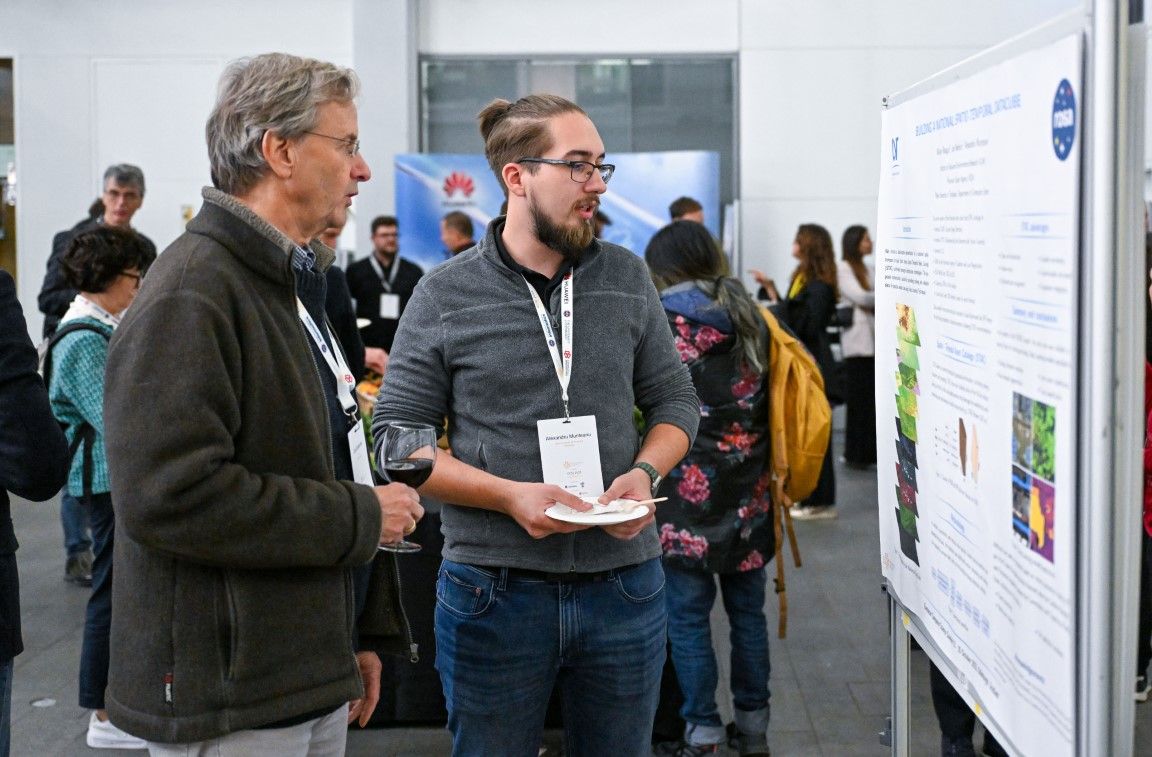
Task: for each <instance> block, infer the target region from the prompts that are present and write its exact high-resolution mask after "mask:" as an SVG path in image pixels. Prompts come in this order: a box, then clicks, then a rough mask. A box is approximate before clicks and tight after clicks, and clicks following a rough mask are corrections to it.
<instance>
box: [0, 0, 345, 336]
mask: <svg viewBox="0 0 1152 757" xmlns="http://www.w3.org/2000/svg"><path fill="white" fill-rule="evenodd" d="M271 50H277V51H283V52H291V53H296V54H299V55H308V56H312V57H317V58H323V59H327V60H332V61H336V62H338V63H342V64H345V65H348V64H351V62H352V0H323V2H313V1H312V0H248V1H247V2H244V3H236V2H225V0H200V1H199V2H196V3H177V2H172V1H171V0H157V1H154V2H147V3H144V2H136V1H134V0H102V1H101V2H98V3H96V2H91V1H90V0H53V2H42V1H41V0H0V57H12V58H14V59H15V63H14V78H15V100H16V102H15V105H16V161H17V171H18V176H19V193H20V195H19V203H18V205H17V210H16V212H17V216H16V224H17V234H18V237H17V261H18V262H17V266H18V270H17V287H18V292H19V295H20V300H21V302H22V303H23V305H24V314H25V317H26V318H27V320H28V322H29V329H30V331H31V332H32V334H33V336H34V337H38V336H39V334H40V323H41V316H40V313H39V311H38V310H37V308H36V294H37V293H38V292H39V290H40V284H41V281H42V279H43V275H44V265H45V263H46V261H47V258H48V253H49V248H50V246H51V242H52V235H53V234H54V233H55V232H57V231H59V230H60V229H62V228H66V227H68V226H71V225H72V224H73V223H75V222H76V221H78V220H79V219H80V218H82V217H83V216H84V213H85V211H86V210H87V208H88V205H89V204H90V203H91V202H92V200H93V198H95V197H96V195H98V194H99V192H100V189H101V186H100V177H101V176H102V174H103V171H104V168H106V167H107V165H108V164H109V163H112V162H137V163H139V165H140V166H141V168H143V169H144V175H145V179H146V182H147V185H148V192H147V195H146V197H145V200H144V207H143V208H142V209H141V211H140V213H139V214H138V215H137V217H136V219H135V221H136V224H135V225H136V226H137V227H138V228H139V229H140V230H141V231H142V232H143V233H145V234H147V235H148V236H150V237H151V238H152V239H153V241H155V242H156V244H157V246H159V247H160V248H161V249H163V247H164V246H166V245H167V244H168V243H169V242H170V241H171V240H172V239H173V238H174V237H175V236H176V234H177V233H178V232H179V230H180V228H181V220H180V205H181V204H185V203H191V204H193V205H194V206H196V207H199V199H198V198H199V189H200V187H201V186H203V185H205V184H208V183H209V181H208V170H207V156H206V151H205V146H204V136H203V128H204V122H205V120H206V119H207V117H208V109H207V108H208V104H209V103H211V101H212V99H213V96H214V93H215V81H216V77H217V75H218V73H219V71H220V69H221V68H222V67H223V65H224V63H225V62H227V61H228V60H231V59H232V58H236V57H239V56H242V55H252V54H256V53H261V52H267V51H271Z"/></svg>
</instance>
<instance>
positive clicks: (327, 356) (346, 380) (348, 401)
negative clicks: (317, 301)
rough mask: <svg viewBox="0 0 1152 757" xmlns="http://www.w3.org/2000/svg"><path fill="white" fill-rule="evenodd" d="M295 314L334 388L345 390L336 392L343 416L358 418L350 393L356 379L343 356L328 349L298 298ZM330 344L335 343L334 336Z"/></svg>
mask: <svg viewBox="0 0 1152 757" xmlns="http://www.w3.org/2000/svg"><path fill="white" fill-rule="evenodd" d="M296 312H298V313H299V314H300V321H301V322H302V323H303V324H304V329H305V330H306V331H307V332H308V335H309V336H310V337H312V341H313V342H315V343H316V347H317V349H319V350H320V354H321V355H323V356H324V361H325V362H326V363H328V367H329V368H330V369H331V370H332V375H333V376H335V377H336V386H337V387H341V386H343V387H344V389H345V391H343V392H341V391H339V389H337V391H336V395H337V397H338V398H339V400H340V405H341V406H342V407H343V408H344V413H345V415H347V416H348V417H349V418H358V417H359V409H358V408H357V407H356V400H354V399H353V398H352V392H353V391H354V390H355V388H356V379H355V377H353V376H352V371H351V370H349V368H348V365H347V363H345V362H344V356H343V355H340V354H339V353H338V352H337V351H336V350H333V349H330V348H329V347H328V343H327V342H325V341H324V335H323V334H321V333H320V327H319V326H317V325H316V321H314V320H312V314H311V313H309V312H308V309H307V308H305V307H304V303H303V302H301V301H300V298H299V297H297V298H296ZM328 335H329V336H331V335H332V331H331V330H329V331H328ZM332 343H333V344H335V343H336V337H334V336H333V337H332Z"/></svg>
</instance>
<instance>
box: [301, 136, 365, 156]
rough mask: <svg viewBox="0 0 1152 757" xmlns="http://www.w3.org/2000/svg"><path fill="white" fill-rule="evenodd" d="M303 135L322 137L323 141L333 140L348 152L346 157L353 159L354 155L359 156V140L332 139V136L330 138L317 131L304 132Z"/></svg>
mask: <svg viewBox="0 0 1152 757" xmlns="http://www.w3.org/2000/svg"><path fill="white" fill-rule="evenodd" d="M304 133H305V134H311V135H312V136H314V137H324V139H331V140H334V141H336V142H341V143H343V144H344V147H345V149H347V150H348V157H349V158H351V157H355V156H356V155H359V154H360V140H359V139H348V138H346V137H333V136H330V135H328V134H321V133H320V132H318V131H306V132H304Z"/></svg>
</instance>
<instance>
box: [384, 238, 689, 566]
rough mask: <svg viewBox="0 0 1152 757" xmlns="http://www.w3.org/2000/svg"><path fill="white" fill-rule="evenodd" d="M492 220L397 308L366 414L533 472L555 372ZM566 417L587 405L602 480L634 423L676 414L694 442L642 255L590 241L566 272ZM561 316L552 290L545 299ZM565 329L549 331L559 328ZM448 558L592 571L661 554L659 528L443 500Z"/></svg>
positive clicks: (624, 460) (685, 395) (630, 451)
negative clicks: (519, 516) (569, 313)
mask: <svg viewBox="0 0 1152 757" xmlns="http://www.w3.org/2000/svg"><path fill="white" fill-rule="evenodd" d="M503 223H504V219H503V218H497V219H495V220H493V221H492V223H491V224H489V226H488V231H487V233H486V235H485V237H484V239H483V240H481V241H480V243H479V244H477V246H476V247H474V248H472V249H470V250H467V251H465V252H462V253H460V254H459V255H457V256H456V257H454V258H452V259H451V260H449V261H447V262H445V263H443V264H442V265H440V266H437V267H436V268H434V269H433V270H432V271H431V272H429V273H427V274H425V276H424V278H423V279H421V280H420V284H419V285H418V286H417V287H416V291H415V292H414V293H413V295H412V299H411V300H410V301H409V303H408V307H407V308H406V309H405V311H404V315H403V317H402V318H401V319H400V328H399V331H398V332H397V334H396V342H395V344H394V345H393V349H392V353H391V356H390V359H389V363H388V373H387V374H386V376H385V380H384V385H383V387H382V388H381V391H380V396H379V399H378V401H377V405H376V411H375V415H374V420H373V424H372V426H373V430H374V431H375V432H376V440H377V446H379V441H380V439H381V436H382V434H381V433H380V432H381V431H382V430H383V428H384V426H385V425H387V424H388V423H389V422H391V421H398V420H403V421H413V422H421V423H430V424H433V425H435V426H437V427H443V424H444V419H445V418H447V419H448V440H449V443H450V444H451V446H452V453H453V454H454V455H455V456H456V457H457V458H459V459H460V460H462V461H463V462H465V463H467V464H469V465H472V466H475V467H477V468H480V469H482V470H486V471H488V472H489V473H492V474H493V475H496V476H499V477H501V478H506V479H510V480H512V481H541V480H542V477H543V472H542V466H541V463H540V449H539V442H538V437H537V430H536V421H538V420H542V419H546V418H557V417H561V416H562V415H563V413H564V408H563V404H562V402H561V399H560V382H559V381H558V380H557V378H556V370H555V368H554V367H553V364H552V359H551V357H550V355H549V352H548V346H547V344H546V343H545V342H544V336H543V334H542V333H541V330H540V322H539V319H538V318H537V316H536V309H535V307H534V306H533V304H532V298H531V295H530V294H529V292H528V287H527V284H526V283H525V281H524V278H523V277H522V276H521V275H520V274H519V273H517V272H515V271H513V270H511V269H510V268H508V266H507V265H505V264H504V263H503V262H502V261H501V259H500V255H499V252H498V251H497V249H496V241H495V237H494V234H495V233H496V230H497V229H498V228H503ZM573 291H574V295H575V298H574V301H573V308H574V316H573V320H574V330H573V344H572V351H573V365H572V381H571V384H570V386H569V389H568V393H569V399H570V408H571V414H572V415H573V416H579V415H595V416H596V428H597V432H598V437H599V445H600V464H601V467H602V469H603V478H604V487H605V488H607V487H608V486H609V485H610V484H611V483H612V481H613V480H614V479H615V478H616V477H617V476H619V475H620V474H621V473H624V472H625V471H627V470H628V468H630V467H631V466H632V463H633V462H634V461H635V459H636V454H637V452H638V451H639V449H640V441H641V440H640V436H639V434H638V433H637V431H636V427H635V425H634V423H633V414H632V409H633V407H634V406H635V407H639V408H640V410H641V412H642V413H643V415H644V419H645V421H646V422H647V424H648V426H649V427H650V426H653V425H655V424H657V423H670V424H672V425H674V426H677V427H679V428H681V429H683V431H684V432H685V433H686V434H687V435H688V437H689V439H690V440H691V439H692V438H693V437H695V434H696V427H697V425H698V424H699V421H700V408H699V404H698V402H697V399H696V391H695V389H693V387H692V380H691V377H690V376H689V374H688V370H687V369H686V368H685V367H684V365H683V364H682V363H681V362H680V357H679V355H678V354H677V352H676V347H675V345H674V343H673V341H672V334H671V332H670V331H669V329H668V319H667V317H666V316H665V314H664V309H663V307H661V305H660V297H659V295H658V294H657V293H656V288H655V287H654V286H653V285H652V281H651V279H650V278H649V274H648V269H647V267H646V266H645V265H644V261H642V260H640V259H639V258H638V257H636V256H635V255H633V254H632V253H630V252H628V251H627V250H625V249H624V248H622V247H618V246H616V245H612V244H605V243H601V242H594V243H593V245H592V246H591V247H590V248H589V249H588V250H587V251H585V253H584V255H583V257H582V258H581V261H580V263H579V265H577V266H576V268H575V269H574V273H573ZM548 305H549V309H550V310H551V313H552V318H553V320H554V322H555V323H557V324H558V323H559V322H560V290H559V288H557V289H556V290H555V291H554V292H553V293H552V297H551V301H550V302H549V303H548ZM558 333H559V331H558V330H557V334H558ZM441 517H442V519H443V532H444V557H446V558H448V559H450V560H454V561H457V562H465V563H472V564H476V565H488V566H503V567H515V568H529V569H533V570H544V571H557V572H559V571H571V570H575V571H579V572H584V571H600V570H607V569H609V568H616V567H621V566H624V565H631V564H634V563H638V562H642V561H644V560H647V559H650V558H653V557H658V556H659V555H660V543H659V540H658V538H657V535H656V529H655V527H651V528H648V529H646V530H645V531H644V532H643V533H641V534H640V535H639V536H637V537H636V538H635V539H632V540H629V541H624V540H621V539H616V538H614V537H612V536H609V535H608V534H607V533H606V532H605V531H604V530H603V529H600V528H590V529H586V530H583V531H579V532H577V533H574V534H554V535H552V536H548V537H546V538H544V539H533V538H532V537H530V536H529V535H528V534H527V533H526V532H525V531H524V530H523V529H522V528H521V527H520V526H519V525H518V524H517V523H516V522H515V521H514V520H513V519H512V518H510V517H508V516H506V515H503V514H501V513H497V512H494V511H491V510H486V509H482V508H475V507H463V506H454V505H451V504H448V505H446V506H445V507H444V510H443V513H442V516H441Z"/></svg>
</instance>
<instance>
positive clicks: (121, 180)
mask: <svg viewBox="0 0 1152 757" xmlns="http://www.w3.org/2000/svg"><path fill="white" fill-rule="evenodd" d="M143 204H144V172H143V171H141V170H140V168H139V167H138V166H134V165H132V164H130V163H117V164H116V165H113V166H108V169H107V170H106V171H104V189H103V191H102V192H101V194H100V200H99V201H98V203H96V204H94V205H93V210H95V211H96V212H95V213H92V214H90V215H89V216H88V217H87V218H85V219H84V220H83V221H80V222H79V223H77V224H76V225H74V226H73V227H72V228H70V229H65V230H64V231H61V232H59V233H58V234H56V235H55V236H54V237H52V254H51V255H50V256H49V257H48V270H47V271H46V272H45V274H44V284H43V285H42V286H41V287H40V296H39V297H38V302H37V304H38V305H39V306H40V312H41V313H43V314H44V336H45V337H50V336H52V334H53V333H55V331H56V324H58V323H60V319H61V318H63V317H64V313H65V312H67V310H68V306H69V305H71V304H72V300H73V299H75V297H76V294H77V292H76V290H75V289H72V288H71V287H69V286H68V282H66V281H65V280H64V272H63V271H61V270H60V258H61V257H62V256H63V255H64V251H65V250H67V249H68V243H69V242H71V241H72V240H73V239H74V238H75V237H77V236H79V235H80V234H83V233H84V232H85V231H91V230H92V229H94V228H96V227H97V226H117V227H120V228H123V229H128V228H131V227H132V216H134V215H136V211H137V210H139V209H140V206H141V205H143ZM136 233H138V234H139V232H136ZM140 237H141V238H142V239H143V240H144V242H145V243H146V245H147V247H148V248H149V249H150V251H151V252H152V256H153V257H155V256H156V245H154V244H152V240H151V239H149V238H148V237H146V236H144V235H143V234H140Z"/></svg>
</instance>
